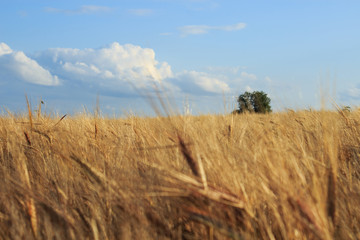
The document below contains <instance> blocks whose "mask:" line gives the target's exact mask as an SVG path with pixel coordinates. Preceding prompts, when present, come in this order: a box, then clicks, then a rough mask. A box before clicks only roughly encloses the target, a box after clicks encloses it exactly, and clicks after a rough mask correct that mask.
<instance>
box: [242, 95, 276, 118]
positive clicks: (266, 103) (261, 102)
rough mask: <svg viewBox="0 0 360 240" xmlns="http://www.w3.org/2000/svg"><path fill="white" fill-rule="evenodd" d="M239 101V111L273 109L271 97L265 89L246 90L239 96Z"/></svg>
mask: <svg viewBox="0 0 360 240" xmlns="http://www.w3.org/2000/svg"><path fill="white" fill-rule="evenodd" d="M237 101H238V103H239V109H237V112H238V113H244V112H255V113H270V112H271V111H272V110H271V106H270V102H271V99H270V98H269V97H268V96H267V94H266V93H264V92H263V91H254V92H252V93H250V92H245V93H243V94H241V95H240V96H239V98H238V100H237Z"/></svg>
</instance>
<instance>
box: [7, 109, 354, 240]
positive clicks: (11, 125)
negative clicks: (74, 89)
mask: <svg viewBox="0 0 360 240" xmlns="http://www.w3.org/2000/svg"><path fill="white" fill-rule="evenodd" d="M0 239H96V240H98V239H360V111H359V110H354V111H352V112H342V111H340V110H339V111H296V112H294V111H287V112H282V113H272V114H266V115H261V114H241V115H203V116H172V117H153V118H146V117H143V118H140V117H135V116H129V117H126V118H118V119H115V118H114V119H112V118H107V117H101V116H98V115H95V114H94V115H91V114H82V115H80V114H79V115H76V116H71V117H70V116H66V117H62V116H57V115H46V114H40V113H38V114H35V113H32V114H31V112H29V114H23V115H20V114H18V115H16V114H14V115H12V114H10V113H8V114H5V115H3V116H2V117H0Z"/></svg>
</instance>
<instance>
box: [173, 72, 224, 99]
mask: <svg viewBox="0 0 360 240" xmlns="http://www.w3.org/2000/svg"><path fill="white" fill-rule="evenodd" d="M175 85H177V86H179V87H180V89H181V90H182V91H184V92H187V93H193V94H206V93H212V94H221V93H224V92H229V91H230V87H229V85H228V84H227V83H226V82H224V81H222V80H220V79H218V78H216V77H214V76H211V75H209V74H207V73H204V72H197V71H184V72H182V73H179V74H177V75H176V80H175Z"/></svg>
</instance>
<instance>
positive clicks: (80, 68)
mask: <svg viewBox="0 0 360 240" xmlns="http://www.w3.org/2000/svg"><path fill="white" fill-rule="evenodd" d="M35 58H36V59H38V61H39V62H41V63H42V64H43V65H48V66H49V67H50V68H52V69H53V71H54V72H56V73H57V74H58V75H59V76H62V78H64V79H66V80H69V81H75V82H76V81H77V82H79V81H80V82H83V83H87V84H91V85H94V86H98V87H103V88H107V89H112V90H121V89H124V90H125V89H126V91H128V88H129V87H130V85H129V83H130V84H131V85H133V86H135V87H137V88H143V87H149V86H150V85H152V84H153V83H154V82H157V83H160V82H162V81H163V79H166V78H170V77H173V73H172V71H171V67H170V65H169V64H167V63H166V62H162V63H159V62H158V61H156V59H155V52H154V51H153V50H152V49H149V48H141V47H139V46H135V45H131V44H126V45H120V44H119V43H116V42H115V43H112V44H110V45H109V46H106V47H103V48H99V49H83V50H80V49H71V48H55V49H49V50H46V51H43V52H40V53H37V54H36V55H35Z"/></svg>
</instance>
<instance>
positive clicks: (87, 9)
mask: <svg viewBox="0 0 360 240" xmlns="http://www.w3.org/2000/svg"><path fill="white" fill-rule="evenodd" d="M109 11H111V8H109V7H104V6H96V5H84V6H81V7H80V8H78V9H73V10H70V9H60V8H52V7H47V8H45V12H49V13H64V14H70V15H75V14H94V13H103V12H109Z"/></svg>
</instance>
